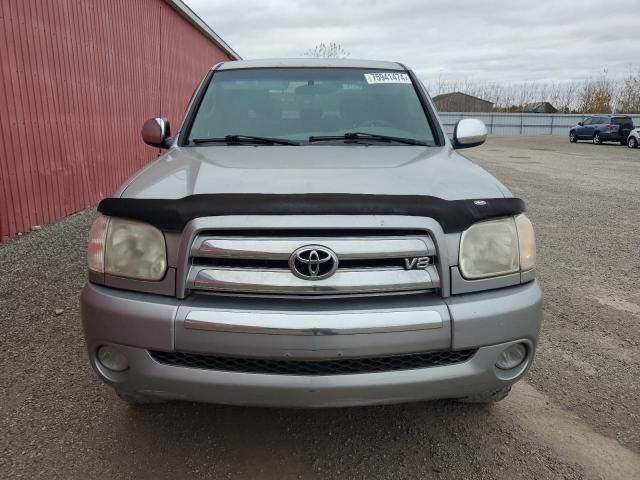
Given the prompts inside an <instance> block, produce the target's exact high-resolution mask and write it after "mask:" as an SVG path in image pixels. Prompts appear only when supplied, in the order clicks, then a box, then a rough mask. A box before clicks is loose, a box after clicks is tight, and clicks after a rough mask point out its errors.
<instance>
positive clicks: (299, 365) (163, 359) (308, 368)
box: [149, 349, 477, 376]
mask: <svg viewBox="0 0 640 480" xmlns="http://www.w3.org/2000/svg"><path fill="white" fill-rule="evenodd" d="M476 351H477V349H470V350H458V351H449V352H426V353H411V354H406V355H392V356H387V357H372V358H344V359H338V360H274V359H267V358H237V357H220V356H215V355H203V354H198V353H186V352H161V351H155V350H152V351H150V352H149V353H150V354H151V356H152V357H153V358H154V359H155V360H156V361H158V362H160V363H164V364H166V365H173V366H177V367H191V368H200V369H204V370H220V371H225V372H241V373H263V374H272V375H308V376H320V375H346V374H354V373H375V372H392V371H397V370H412V369H416V368H428V367H440V366H443V365H453V364H457V363H462V362H466V361H467V360H469V359H470V358H471V357H473V355H474V354H475V353H476Z"/></svg>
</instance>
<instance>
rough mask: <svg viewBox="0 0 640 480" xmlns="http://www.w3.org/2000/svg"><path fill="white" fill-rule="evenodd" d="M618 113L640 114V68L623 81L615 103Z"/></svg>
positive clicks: (631, 72)
mask: <svg viewBox="0 0 640 480" xmlns="http://www.w3.org/2000/svg"><path fill="white" fill-rule="evenodd" d="M616 111H617V112H620V113H640V68H639V69H638V70H637V71H636V72H635V73H634V72H633V71H630V72H629V76H628V77H627V78H625V79H624V81H623V84H622V85H621V87H620V91H619V93H618V96H617V101H616Z"/></svg>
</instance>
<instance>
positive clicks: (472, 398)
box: [456, 385, 511, 403]
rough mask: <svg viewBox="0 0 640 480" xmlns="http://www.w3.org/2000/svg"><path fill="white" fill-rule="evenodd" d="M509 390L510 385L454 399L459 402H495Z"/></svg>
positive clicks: (505, 395)
mask: <svg viewBox="0 0 640 480" xmlns="http://www.w3.org/2000/svg"><path fill="white" fill-rule="evenodd" d="M510 391H511V385H509V386H508V387H504V388H501V389H500V390H495V391H491V392H482V393H476V394H475V395H469V396H468V397H463V398H457V399H456V401H458V402H461V403H496V402H499V401H500V400H504V399H505V398H507V395H509V392H510Z"/></svg>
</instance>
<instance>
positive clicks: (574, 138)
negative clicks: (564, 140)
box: [569, 130, 578, 143]
mask: <svg viewBox="0 0 640 480" xmlns="http://www.w3.org/2000/svg"><path fill="white" fill-rule="evenodd" d="M569 141H570V142H571V143H576V142H577V141H578V135H577V134H576V132H575V131H573V130H572V131H571V132H569Z"/></svg>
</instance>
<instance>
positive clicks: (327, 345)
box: [81, 59, 542, 407]
mask: <svg viewBox="0 0 640 480" xmlns="http://www.w3.org/2000/svg"><path fill="white" fill-rule="evenodd" d="M142 134H143V138H144V140H145V141H146V142H147V143H148V144H150V145H153V146H156V147H160V148H165V149H167V152H166V153H165V154H164V155H162V156H161V157H159V158H158V159H157V160H155V161H154V162H152V163H151V164H150V165H148V166H147V167H146V168H144V169H143V170H142V171H140V172H138V173H137V174H136V175H134V176H133V177H132V178H131V179H129V180H128V181H127V182H125V184H123V185H122V186H121V187H120V188H119V189H118V190H117V191H116V192H115V193H114V194H113V195H112V196H111V197H110V198H107V199H105V200H103V201H102V202H101V203H100V205H99V207H98V211H99V214H98V218H97V219H96V221H95V223H94V225H93V227H92V229H91V233H90V238H89V249H88V263H89V281H88V282H87V284H86V285H85V287H84V290H83V292H82V302H81V303H82V319H83V326H84V332H85V338H86V343H87V348H88V352H89V358H90V362H91V365H92V366H93V368H94V369H95V371H96V372H97V374H98V376H99V377H100V378H101V379H102V380H103V381H104V382H106V383H107V384H109V385H110V386H112V387H113V388H114V389H115V390H116V392H117V393H118V394H119V395H120V397H121V398H123V399H125V400H127V401H129V402H132V403H147V402H154V401H162V400H189V401H202V402H214V403H224V404H241V405H270V406H294V407H335V406H347V405H367V404H382V403H395V402H407V401H418V400H430V399H442V398H447V399H460V400H465V401H476V402H491V401H496V400H499V399H501V398H503V397H504V396H506V395H507V393H508V392H509V389H510V387H511V385H512V384H513V383H514V382H516V381H518V380H519V379H521V378H522V376H523V375H524V374H525V372H526V370H527V369H528V368H529V366H530V365H531V363H532V361H533V357H534V353H535V349H536V344H537V339H538V332H539V328H540V322H541V318H542V307H541V291H540V288H539V285H538V282H537V281H536V279H535V239H534V233H533V227H532V225H531V222H530V221H529V219H528V218H527V216H526V215H525V205H524V202H523V201H522V200H520V199H517V198H513V196H512V195H511V193H510V192H509V191H508V190H507V189H506V188H505V187H504V186H503V185H502V184H500V183H499V182H498V181H497V180H496V179H495V178H493V177H492V176H491V175H489V174H488V173H487V172H485V171H483V170H482V169H480V168H479V167H477V166H476V165H474V164H473V163H471V162H469V161H468V160H466V159H465V158H464V157H462V156H460V155H459V154H458V153H457V152H456V150H458V149H461V148H467V147H471V146H475V145H479V144H481V143H482V142H484V140H485V138H486V129H485V128H484V125H483V124H482V123H481V122H479V121H477V120H462V121H460V122H459V123H458V125H457V126H456V129H455V132H454V135H453V139H452V140H449V138H448V137H447V136H446V135H445V134H444V132H443V128H442V126H441V124H440V122H439V120H438V117H437V114H436V112H435V110H434V108H433V105H432V103H431V101H430V99H429V96H428V95H427V92H426V90H425V89H424V87H423V85H422V84H421V83H420V82H419V80H418V79H417V78H416V77H415V75H414V74H413V73H412V72H411V71H410V70H408V69H407V68H406V67H404V66H403V65H401V64H398V63H392V62H373V61H360V60H335V59H323V60H321V59H296V60H261V61H235V62H226V63H222V64H219V65H216V66H215V67H214V68H213V69H211V71H210V72H208V74H207V75H206V77H205V79H204V80H203V82H202V84H201V85H200V86H199V88H198V90H197V91H196V94H195V95H194V97H193V99H192V101H191V104H190V105H189V108H188V111H187V114H186V116H185V119H184V121H183V122H182V125H181V126H180V129H179V131H178V133H177V135H176V136H175V137H171V136H170V132H169V124H168V121H167V120H166V119H163V118H157V119H152V120H150V121H149V122H147V123H146V124H145V126H144V128H143V132H142Z"/></svg>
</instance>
